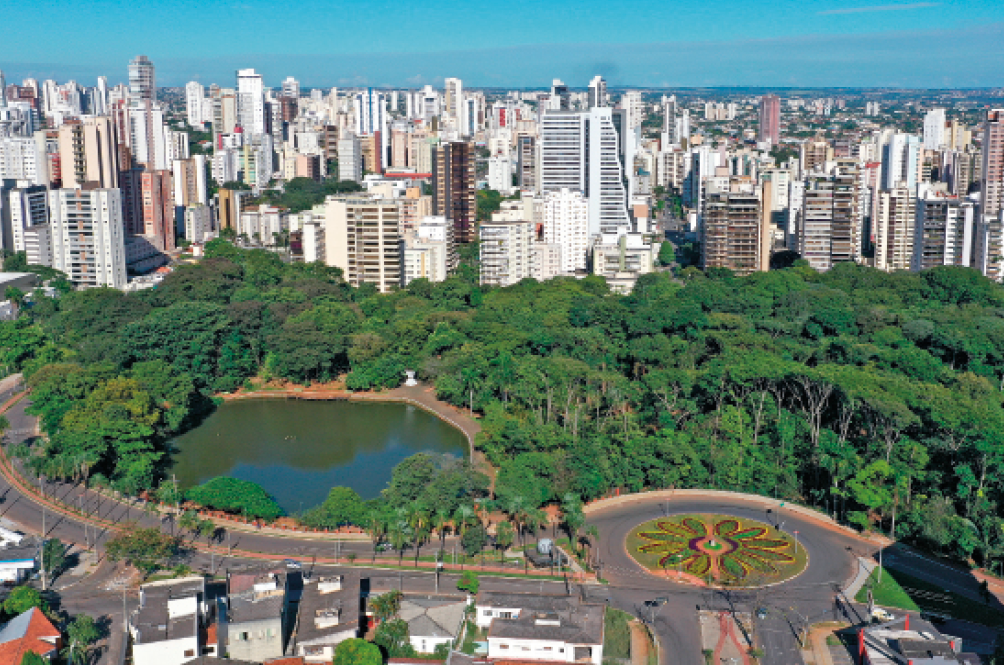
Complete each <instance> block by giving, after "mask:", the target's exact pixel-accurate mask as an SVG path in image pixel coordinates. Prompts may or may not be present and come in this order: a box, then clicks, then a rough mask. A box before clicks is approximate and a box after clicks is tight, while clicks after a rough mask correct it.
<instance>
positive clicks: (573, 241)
mask: <svg viewBox="0 0 1004 665" xmlns="http://www.w3.org/2000/svg"><path fill="white" fill-rule="evenodd" d="M541 222H542V225H543V240H544V242H545V243H548V244H553V245H557V246H558V247H560V250H561V268H560V270H561V272H562V273H563V274H566V275H572V274H575V272H576V271H584V270H586V267H587V261H586V259H587V254H588V252H589V202H588V201H586V199H585V198H583V196H582V192H579V191H573V190H570V189H562V190H559V191H549V192H545V193H544V197H543V200H542V201H541Z"/></svg>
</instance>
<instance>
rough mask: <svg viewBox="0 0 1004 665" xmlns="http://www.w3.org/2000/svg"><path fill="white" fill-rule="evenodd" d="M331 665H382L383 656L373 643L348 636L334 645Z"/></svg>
mask: <svg viewBox="0 0 1004 665" xmlns="http://www.w3.org/2000/svg"><path fill="white" fill-rule="evenodd" d="M333 665H383V656H381V655H380V648H379V647H377V646H376V645H375V644H372V643H370V642H367V641H366V640H363V639H360V638H358V637H350V638H349V639H347V640H342V641H341V642H339V643H338V646H336V647H335V657H334V660H333Z"/></svg>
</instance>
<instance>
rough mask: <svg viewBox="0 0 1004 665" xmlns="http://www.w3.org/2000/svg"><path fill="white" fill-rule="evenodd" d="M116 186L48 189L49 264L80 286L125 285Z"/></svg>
mask: <svg viewBox="0 0 1004 665" xmlns="http://www.w3.org/2000/svg"><path fill="white" fill-rule="evenodd" d="M119 196H120V195H119V190H118V189H57V190H53V191H51V192H49V211H50V215H51V227H52V228H51V230H52V267H54V268H55V269H56V270H59V271H61V272H63V273H65V274H66V276H67V278H68V279H69V280H70V282H72V283H73V284H74V285H76V286H78V287H82V288H89V287H96V286H110V287H112V288H115V289H121V288H124V287H125V285H126V257H125V242H124V232H123V224H122V203H121V200H120V198H119Z"/></svg>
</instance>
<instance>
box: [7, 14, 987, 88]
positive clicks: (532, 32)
mask: <svg viewBox="0 0 1004 665" xmlns="http://www.w3.org/2000/svg"><path fill="white" fill-rule="evenodd" d="M0 2H2V3H3V6H2V10H0V15H2V16H3V23H5V24H6V25H7V26H13V29H11V28H10V27H8V28H7V29H5V30H4V39H3V41H2V42H0V69H3V70H4V71H5V72H6V73H7V77H8V79H9V80H11V81H19V80H20V79H21V78H23V77H25V76H35V77H37V78H55V79H57V80H65V79H69V78H75V79H77V80H78V81H80V82H81V83H83V84H86V85H91V84H93V81H94V79H95V77H96V76H98V75H100V74H104V75H106V76H108V77H109V80H110V81H112V82H117V81H120V80H124V78H125V73H126V64H127V62H128V61H129V59H130V58H132V57H133V56H134V55H136V54H138V53H144V54H146V55H148V56H149V57H150V59H151V60H153V62H154V64H155V65H156V66H157V78H158V83H159V84H161V85H180V84H184V83H185V82H186V81H188V80H191V79H199V80H201V81H203V82H205V83H210V82H218V83H221V84H224V85H231V84H232V83H233V77H234V70H235V69H236V68H237V67H255V68H256V69H258V70H259V71H260V72H262V73H263V75H264V76H265V80H266V84H267V85H273V86H274V85H278V84H279V82H280V81H281V79H282V78H284V77H285V76H287V75H293V76H295V77H297V78H298V79H300V80H301V81H302V82H303V83H304V84H305V85H308V86H309V85H321V86H330V85H340V86H347V85H359V84H367V85H394V86H402V85H418V84H424V83H439V82H441V81H442V78H443V77H444V76H460V77H462V78H463V79H464V80H465V83H467V84H468V85H474V86H479V85H483V86H489V85H499V86H519V87H523V86H528V87H534V86H546V85H548V84H549V83H550V80H551V78H553V77H560V78H564V79H565V80H566V82H567V83H569V84H570V85H573V86H584V85H585V84H586V82H588V79H589V78H590V77H591V76H592V75H593V74H594V73H600V74H603V75H604V76H606V77H607V78H608V80H609V81H610V83H611V84H613V85H637V86H719V85H721V86H726V85H760V86H900V87H970V86H1001V85H1004V2H1001V0H931V1H914V0H903V1H893V0H773V1H771V2H765V1H762V0H749V1H747V2H735V1H732V0H724V1H723V0H718V1H716V0H550V1H541V0H508V1H505V2H494V3H484V2H471V1H463V0H449V1H448V0H427V1H426V2H421V3H419V2H401V0H395V1H394V2H391V1H390V0H371V1H368V2H358V1H357V2H349V1H345V0H334V1H331V0H329V1H327V2H323V1H320V0H305V1H299V2H294V3H274V2H269V3H266V2H260V1H258V0H230V1H228V2H215V1H209V2H193V1H192V0H146V1H145V2H142V3H136V2H124V1H111V0H97V1H94V0H90V1H87V2H80V1H79V0H76V1H74V2H70V1H68V0H38V1H36V2H18V1H17V0H0Z"/></svg>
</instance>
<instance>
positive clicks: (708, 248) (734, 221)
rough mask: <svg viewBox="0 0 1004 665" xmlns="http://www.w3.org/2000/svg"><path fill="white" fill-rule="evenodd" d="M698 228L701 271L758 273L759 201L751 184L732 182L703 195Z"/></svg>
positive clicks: (759, 259)
mask: <svg viewBox="0 0 1004 665" xmlns="http://www.w3.org/2000/svg"><path fill="white" fill-rule="evenodd" d="M703 219H704V223H703V224H702V225H701V267H702V268H704V269H707V268H728V269H729V270H731V271H733V272H734V273H735V274H736V275H740V276H742V275H749V274H751V273H754V272H757V271H759V270H761V269H762V264H763V263H764V261H763V257H762V255H761V253H762V247H763V234H764V232H765V231H766V229H764V228H763V223H762V221H763V220H762V215H761V214H760V198H759V197H758V196H757V194H756V192H754V191H753V184H752V183H751V182H735V183H733V184H730V185H729V186H726V187H723V188H718V187H716V186H713V185H712V186H709V187H708V189H707V191H706V192H705V203H704V218H703Z"/></svg>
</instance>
